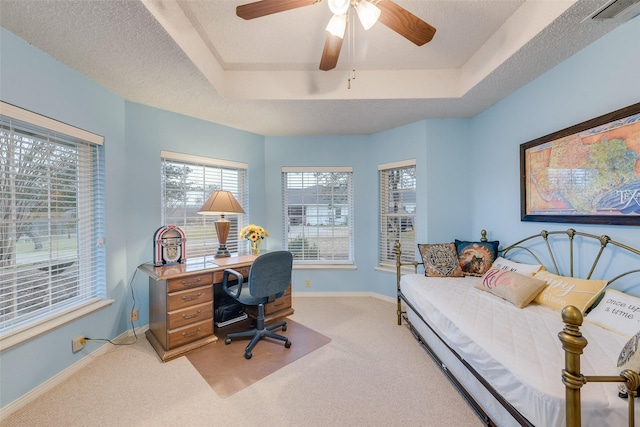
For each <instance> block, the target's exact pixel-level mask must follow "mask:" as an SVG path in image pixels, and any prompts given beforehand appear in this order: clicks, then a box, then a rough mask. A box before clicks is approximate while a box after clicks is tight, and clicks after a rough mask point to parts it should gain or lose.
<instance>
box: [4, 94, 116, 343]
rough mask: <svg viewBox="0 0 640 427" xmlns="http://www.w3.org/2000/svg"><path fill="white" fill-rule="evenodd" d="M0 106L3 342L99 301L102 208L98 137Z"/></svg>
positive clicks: (102, 271) (102, 294)
mask: <svg viewBox="0 0 640 427" xmlns="http://www.w3.org/2000/svg"><path fill="white" fill-rule="evenodd" d="M0 107H1V111H0V112H1V114H0V337H2V338H3V339H4V338H7V337H10V336H13V335H15V334H18V333H19V332H24V331H25V330H27V329H29V328H32V327H35V326H38V327H39V328H42V325H44V324H46V323H48V322H52V321H53V320H54V319H60V318H62V317H64V316H68V315H69V313H71V312H73V311H76V310H80V309H86V307H87V306H88V305H89V304H92V303H95V302H96V301H100V300H103V299H104V298H105V296H106V295H105V251H104V246H103V235H104V206H105V205H104V164H103V163H104V162H103V157H104V156H103V147H102V145H101V144H102V142H103V138H102V137H100V136H98V135H95V134H92V133H89V132H86V131H83V130H81V129H78V128H74V127H72V126H69V125H66V124H64V123H61V122H57V121H55V120H52V119H49V118H46V117H43V116H39V115H37V114H34V113H31V112H29V111H26V110H22V109H20V108H18V107H15V106H12V105H9V104H5V103H1V104H0ZM57 321H58V320H55V321H54V322H57Z"/></svg>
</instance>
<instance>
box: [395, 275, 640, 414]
mask: <svg viewBox="0 0 640 427" xmlns="http://www.w3.org/2000/svg"><path fill="white" fill-rule="evenodd" d="M477 280H479V278H476V277H464V278H437V277H429V278H426V277H425V276H424V275H421V274H408V275H404V276H402V278H401V282H400V286H401V290H402V293H403V295H404V296H405V297H406V298H407V299H408V300H409V301H411V304H412V305H413V306H414V307H415V308H416V310H417V311H418V312H419V313H420V314H421V315H422V316H423V317H424V318H425V319H426V320H427V321H428V322H429V324H430V325H431V326H432V327H433V328H434V329H435V330H436V331H437V332H438V334H439V335H440V336H441V337H443V338H444V339H445V341H446V342H447V344H448V345H449V346H450V347H451V348H453V349H454V350H455V351H456V352H457V353H458V354H459V355H460V356H461V357H462V358H464V359H465V360H466V361H467V362H468V363H469V364H470V365H471V366H473V368H474V369H475V370H477V371H478V372H479V373H480V374H481V375H482V376H483V377H484V378H485V379H486V380H487V381H488V382H489V383H490V384H491V385H492V386H493V387H494V388H495V389H496V390H497V391H498V392H499V393H500V394H501V395H502V396H503V397H504V398H505V399H507V400H508V401H509V402H510V403H511V404H512V405H513V406H514V407H515V408H516V409H517V410H518V411H519V412H520V413H521V414H522V415H524V416H525V417H526V418H527V419H528V420H529V421H530V422H531V423H533V424H534V425H536V426H563V425H564V422H565V408H564V396H565V388H564V384H562V378H561V376H562V369H563V368H564V351H563V350H562V345H561V343H560V340H559V339H558V332H560V331H561V330H562V328H563V326H564V324H563V323H562V318H561V315H560V313H559V312H557V311H554V310H552V309H550V308H549V307H546V306H542V305H538V304H535V303H532V304H530V305H529V306H527V307H525V308H524V309H519V308H517V307H515V306H514V305H512V304H511V303H509V302H508V301H505V300H503V299H501V298H498V297H496V296H494V295H491V294H489V293H488V292H484V291H481V290H479V289H476V288H474V287H473V284H474V282H475V281H477ZM427 281H428V284H427ZM581 331H582V334H583V336H584V337H585V338H587V340H588V342H589V344H588V345H587V347H586V349H585V351H584V354H583V355H582V358H581V370H582V373H583V374H584V375H618V374H619V372H618V369H617V368H616V362H617V360H618V355H619V353H620V350H621V349H622V347H623V346H624V344H625V343H626V342H627V338H625V337H623V336H621V335H619V334H616V333H614V332H610V331H607V330H605V329H603V328H601V327H599V326H597V325H592V324H589V323H586V322H585V323H584V324H583V326H582V327H581ZM581 393H582V425H583V426H598V427H599V426H604V425H607V426H624V425H627V423H628V421H627V417H626V416H627V411H628V406H627V401H626V400H624V399H620V398H619V397H618V384H617V383H588V384H586V385H585V386H583V387H582V392H581ZM636 408H637V409H636V417H637V418H639V419H640V405H638V404H636Z"/></svg>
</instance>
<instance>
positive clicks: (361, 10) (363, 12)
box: [356, 0, 381, 30]
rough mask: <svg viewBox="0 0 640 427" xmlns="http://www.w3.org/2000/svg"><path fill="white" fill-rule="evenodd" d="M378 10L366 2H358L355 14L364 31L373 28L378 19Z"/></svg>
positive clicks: (363, 0) (364, 0) (361, 0)
mask: <svg viewBox="0 0 640 427" xmlns="http://www.w3.org/2000/svg"><path fill="white" fill-rule="evenodd" d="M380 12H381V11H380V8H379V7H378V6H376V5H374V4H373V3H371V2H369V1H368V0H360V1H359V2H358V4H357V6H356V13H357V14H358V18H360V23H361V24H362V26H363V27H364V29H365V30H368V29H369V28H371V27H373V24H375V23H376V22H377V21H378V18H380Z"/></svg>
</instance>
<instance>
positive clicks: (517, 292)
mask: <svg viewBox="0 0 640 427" xmlns="http://www.w3.org/2000/svg"><path fill="white" fill-rule="evenodd" d="M546 284H547V282H545V281H544V280H538V279H534V278H533V277H531V276H525V275H524V274H518V273H514V272H512V271H507V270H501V269H499V268H491V269H490V270H489V271H487V272H486V273H485V274H484V276H482V281H480V282H476V284H475V287H476V288H478V289H482V290H483V291H487V292H491V293H492V294H494V295H497V296H499V297H500V298H503V299H506V300H507V301H509V302H510V303H511V304H513V305H515V306H516V307H518V308H522V307H526V306H527V305H528V304H529V303H530V302H531V301H533V299H534V298H535V296H536V295H538V293H539V292H540V290H541V289H542V288H543V287H545V286H546Z"/></svg>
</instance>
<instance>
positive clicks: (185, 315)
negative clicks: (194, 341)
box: [182, 310, 202, 319]
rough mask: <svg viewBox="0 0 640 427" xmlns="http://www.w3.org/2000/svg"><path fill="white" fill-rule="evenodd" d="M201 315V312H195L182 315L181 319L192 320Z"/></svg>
mask: <svg viewBox="0 0 640 427" xmlns="http://www.w3.org/2000/svg"><path fill="white" fill-rule="evenodd" d="M201 314H202V310H198V311H197V312H195V313H193V314H183V315H182V318H183V319H193V318H194V317H198V316H200V315H201Z"/></svg>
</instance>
